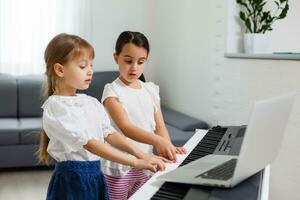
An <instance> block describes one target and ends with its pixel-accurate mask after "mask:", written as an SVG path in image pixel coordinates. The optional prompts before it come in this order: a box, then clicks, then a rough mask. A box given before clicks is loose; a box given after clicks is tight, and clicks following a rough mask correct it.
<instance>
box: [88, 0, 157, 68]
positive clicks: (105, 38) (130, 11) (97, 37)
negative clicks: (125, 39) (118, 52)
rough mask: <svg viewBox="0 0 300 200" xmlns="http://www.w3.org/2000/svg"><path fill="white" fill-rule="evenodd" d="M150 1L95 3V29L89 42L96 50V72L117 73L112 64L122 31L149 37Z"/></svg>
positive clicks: (128, 0) (120, 0) (94, 0)
mask: <svg viewBox="0 0 300 200" xmlns="http://www.w3.org/2000/svg"><path fill="white" fill-rule="evenodd" d="M148 9H151V2H149V1H147V0H127V1H123V0H110V1H105V0H92V13H93V22H92V24H93V26H92V38H91V39H90V41H91V43H92V45H93V46H94V48H95V52H96V58H95V60H94V67H95V70H96V71H107V70H117V66H116V64H115V63H114V61H113V57H112V54H113V52H114V47H115V43H116V40H117V37H118V36H119V34H120V33H121V32H122V31H125V30H132V31H140V32H142V33H144V34H145V35H146V36H147V37H148V38H151V35H150V34H149V31H148V30H149V24H151V22H150V19H149V16H150V14H151V12H150V11H149V10H148Z"/></svg>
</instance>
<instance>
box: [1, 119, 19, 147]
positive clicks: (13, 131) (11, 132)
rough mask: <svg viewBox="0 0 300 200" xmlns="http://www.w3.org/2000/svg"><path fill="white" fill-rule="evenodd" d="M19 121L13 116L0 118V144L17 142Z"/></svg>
mask: <svg viewBox="0 0 300 200" xmlns="http://www.w3.org/2000/svg"><path fill="white" fill-rule="evenodd" d="M19 143H20V140H19V122H18V120H17V119H14V118H5V119H3V118H0V145H14V144H19Z"/></svg>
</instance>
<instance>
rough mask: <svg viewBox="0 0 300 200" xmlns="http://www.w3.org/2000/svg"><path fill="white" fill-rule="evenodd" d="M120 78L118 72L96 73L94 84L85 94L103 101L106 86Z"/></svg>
mask: <svg viewBox="0 0 300 200" xmlns="http://www.w3.org/2000/svg"><path fill="white" fill-rule="evenodd" d="M118 76H119V72H118V71H106V72H94V75H93V79H92V83H91V85H90V87H89V88H88V89H87V90H85V93H86V94H87V95H90V96H92V97H95V98H97V99H98V100H99V101H101V97H102V93H103V89H104V86H105V84H107V83H111V82H113V81H114V80H115V79H116V78H117V77H118Z"/></svg>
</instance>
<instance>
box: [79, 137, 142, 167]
mask: <svg viewBox="0 0 300 200" xmlns="http://www.w3.org/2000/svg"><path fill="white" fill-rule="evenodd" d="M83 147H84V148H85V149H86V150H88V151H89V152H91V153H93V154H95V155H98V156H100V157H101V158H104V159H107V160H111V161H113V162H118V163H121V164H124V165H128V166H131V167H134V164H135V160H136V158H133V157H131V156H129V155H127V154H125V153H123V152H121V151H119V150H117V149H115V148H113V147H111V146H110V145H108V144H105V143H103V142H100V141H98V140H95V139H92V140H89V141H88V143H87V144H86V145H84V146H83Z"/></svg>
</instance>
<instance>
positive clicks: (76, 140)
mask: <svg viewBox="0 0 300 200" xmlns="http://www.w3.org/2000/svg"><path fill="white" fill-rule="evenodd" d="M42 108H43V110H44V112H43V129H44V131H45V132H46V134H47V136H48V137H49V139H50V141H49V144H48V148H47V151H48V153H49V154H50V155H51V157H52V158H54V159H55V160H56V161H59V162H60V161H67V160H76V161H92V160H99V156H97V155H94V154H92V153H90V152H89V151H87V150H86V149H84V148H83V146H84V145H85V144H87V142H88V140H90V139H96V140H99V141H102V142H104V138H105V137H107V136H108V135H109V134H111V133H113V132H115V129H114V128H113V127H112V126H111V125H110V119H109V116H108V114H107V113H106V111H105V109H104V107H103V105H102V104H101V103H100V102H99V101H98V100H97V99H95V98H93V97H91V96H87V95H85V94H76V96H57V95H52V96H50V97H49V98H48V99H47V100H46V101H45V103H44V104H43V106H42Z"/></svg>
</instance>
